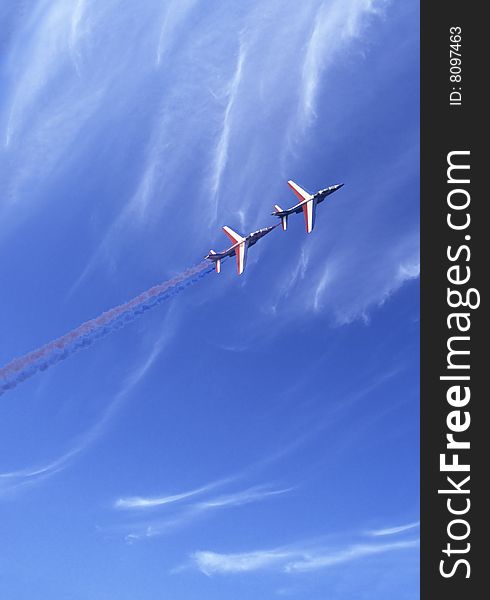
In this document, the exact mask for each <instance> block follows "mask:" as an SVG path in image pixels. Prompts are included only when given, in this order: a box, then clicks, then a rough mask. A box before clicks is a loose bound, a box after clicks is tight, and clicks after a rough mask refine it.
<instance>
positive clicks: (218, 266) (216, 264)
mask: <svg viewBox="0 0 490 600" xmlns="http://www.w3.org/2000/svg"><path fill="white" fill-rule="evenodd" d="M215 255H216V252H215V251H214V250H210V251H209V255H208V256H207V257H206V258H208V257H212V256H215ZM211 260H212V261H213V262H214V268H215V269H216V273H220V272H221V259H220V258H216V259H213V258H211Z"/></svg>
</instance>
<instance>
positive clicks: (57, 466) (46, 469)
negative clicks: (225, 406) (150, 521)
mask: <svg viewBox="0 0 490 600" xmlns="http://www.w3.org/2000/svg"><path fill="white" fill-rule="evenodd" d="M171 321H172V323H173V325H174V326H175V319H173V320H170V319H169V318H168V315H167V317H166V319H165V321H164V327H163V328H162V331H161V333H160V335H159V336H158V337H157V339H156V340H155V341H154V342H153V344H152V346H151V349H150V351H149V353H148V354H147V355H146V357H145V358H144V359H143V360H142V361H141V362H140V364H139V365H138V366H137V367H135V368H134V369H133V370H132V371H131V373H130V374H129V376H128V377H127V378H126V380H125V382H124V384H123V386H122V388H121V389H120V390H119V392H118V393H117V394H116V395H115V397H114V399H113V400H112V401H111V403H110V404H109V406H108V407H107V408H106V409H105V411H104V412H103V414H102V416H101V417H99V419H98V420H97V422H96V423H95V424H94V425H93V426H92V427H91V428H90V429H88V430H87V431H86V432H85V433H83V434H81V435H80V436H78V441H77V443H76V444H74V445H73V446H72V447H71V448H70V449H69V450H68V451H67V452H65V453H64V454H62V455H60V456H59V457H58V458H56V459H55V460H53V461H50V462H48V463H46V464H44V465H39V466H37V467H30V468H29V467H28V468H24V469H18V470H15V471H7V472H3V473H0V495H5V494H8V493H10V492H13V491H16V490H18V489H19V488H23V487H26V486H30V485H33V484H35V483H40V482H41V481H43V480H45V479H47V478H49V477H51V476H53V475H55V474H56V473H59V472H60V471H62V470H64V469H65V468H67V467H68V466H69V465H70V464H71V463H72V462H73V461H74V460H75V459H76V458H77V457H78V456H80V455H81V454H82V453H83V452H85V451H86V450H87V449H88V448H89V447H90V446H91V445H92V444H94V443H95V442H96V441H97V439H99V437H100V436H101V435H102V434H103V432H104V431H105V429H106V427H107V425H108V424H109V422H110V421H111V420H112V418H113V417H114V416H115V415H116V413H117V412H118V410H119V409H120V408H121V406H122V404H123V402H124V400H126V399H127V397H128V396H129V394H130V393H131V392H132V391H133V390H134V388H135V387H136V386H137V385H138V384H139V383H140V382H141V381H142V380H143V379H144V377H145V375H146V374H147V373H148V372H149V370H150V369H151V367H152V366H153V365H154V364H155V362H156V360H157V359H158V357H159V356H160V355H161V353H162V351H163V350H164V348H165V346H166V344H167V343H168V342H169V341H170V339H171V337H172V335H173V328H172V327H171V326H170V322H171Z"/></svg>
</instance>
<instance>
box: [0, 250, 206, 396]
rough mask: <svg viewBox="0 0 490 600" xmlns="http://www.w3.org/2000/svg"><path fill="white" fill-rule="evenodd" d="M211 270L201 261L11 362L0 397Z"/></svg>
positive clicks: (1, 372) (1, 374)
mask: <svg viewBox="0 0 490 600" xmlns="http://www.w3.org/2000/svg"><path fill="white" fill-rule="evenodd" d="M213 269H214V267H213V266H212V265H210V264H209V262H202V263H200V264H198V265H197V266H195V267H192V268H191V269H187V271H184V272H183V273H181V274H179V275H177V276H176V277H173V278H172V279H170V280H168V281H165V282H164V283H160V284H159V285H155V286H154V287H152V288H150V289H149V290H147V291H146V292H143V293H142V294H139V296H136V297H135V298H133V299H132V300H129V302H125V303H124V304H120V305H119V306H116V307H115V308H111V309H110V310H108V311H106V312H104V313H102V314H101V315H100V316H99V317H97V318H95V319H91V320H90V321H86V322H85V323H83V324H82V325H80V326H79V327H77V328H76V329H73V330H72V331H70V332H69V333H67V334H65V335H63V336H62V337H60V338H58V339H56V340H54V341H52V342H50V343H49V344H46V345H45V346H42V347H41V348H39V349H38V350H34V351H33V352H29V353H28V354H25V355H24V356H21V357H20V358H16V359H14V360H12V361H11V362H10V363H8V364H7V365H5V367H3V368H1V369H0V395H1V394H3V393H4V392H5V391H7V390H9V389H12V388H13V387H15V386H16V385H17V384H18V383H20V382H21V381H24V380H25V379H27V378H29V377H31V376H32V375H34V374H35V373H36V372H37V371H39V370H44V369H46V368H48V367H49V366H51V365H53V364H55V363H57V362H60V361H61V360H64V359H65V358H67V357H68V356H70V355H71V354H73V353H74V352H76V351H77V350H80V349H81V348H84V347H86V346H88V345H90V344H91V343H92V342H93V341H95V340H96V339H98V338H99V337H102V336H104V335H107V333H110V332H111V331H114V330H115V329H118V328H119V327H122V326H123V325H124V324H125V323H127V322H129V321H132V320H133V319H135V318H136V317H138V316H139V315H140V314H142V313H143V312H146V311H147V310H149V309H150V308H152V307H154V306H156V305H157V304H159V303H160V302H162V301H163V300H165V299H167V298H168V297H170V296H173V295H175V294H176V293H178V292H180V291H181V290H183V289H185V288H186V287H188V286H189V285H192V284H193V283H195V282H196V281H197V280H198V279H201V277H203V276H204V275H206V274H207V273H209V272H211V271H212V270H213ZM2 380H3V381H2Z"/></svg>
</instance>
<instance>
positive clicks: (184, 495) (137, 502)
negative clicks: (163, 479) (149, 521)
mask: <svg viewBox="0 0 490 600" xmlns="http://www.w3.org/2000/svg"><path fill="white" fill-rule="evenodd" d="M232 480H233V478H229V479H220V480H218V481H213V482H211V483H208V484H206V485H203V486H201V487H198V488H194V489H193V490H188V491H186V492H180V493H178V494H168V495H165V496H146V497H145V496H128V497H122V498H118V499H117V500H116V501H115V502H114V508H122V509H136V510H141V509H147V508H156V507H159V506H165V505H167V504H174V503H175V502H181V501H182V500H188V499H189V498H194V497H195V496H200V495H201V494H205V493H206V492H210V491H211V490H214V489H216V488H217V487H220V486H222V485H225V484H226V483H228V482H230V481H232Z"/></svg>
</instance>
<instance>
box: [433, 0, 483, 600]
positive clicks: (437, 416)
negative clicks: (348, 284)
mask: <svg viewBox="0 0 490 600" xmlns="http://www.w3.org/2000/svg"><path fill="white" fill-rule="evenodd" d="M483 6H484V5H483ZM481 10H482V9H480V8H479V6H477V4H476V3H471V2H463V1H462V0H460V1H459V2H456V1H454V0H445V1H444V2H423V3H421V598H422V600H434V599H439V598H444V600H452V599H453V598H454V599H464V600H469V599H470V598H479V597H481V593H482V592H481V591H480V592H479V594H480V595H477V594H478V592H477V590H484V591H483V594H485V590H486V588H487V586H486V585H485V582H484V581H483V573H484V568H483V560H484V557H485V555H486V548H485V547H484V529H483V526H484V523H483V522H482V520H481V518H482V517H483V510H482V509H483V507H485V506H487V505H488V498H486V497H485V493H484V491H483V485H484V483H485V473H486V471H488V467H487V468H486V469H485V468H484V467H483V461H484V456H485V454H488V449H486V448H484V447H483V437H484V432H483V428H484V427H486V425H487V424H486V422H485V415H484V408H485V405H486V404H487V403H488V402H489V399H488V394H487V393H486V391H485V388H484V382H483V373H484V364H483V361H484V359H485V350H484V348H485V346H484V341H485V339H484V338H485V333H486V331H488V328H486V315H485V309H486V306H485V300H486V299H485V296H484V294H483V290H482V287H483V284H484V281H485V275H486V274H488V272H489V266H488V265H489V260H488V259H487V260H485V259H486V257H490V253H489V251H488V249H487V248H485V244H484V240H485V231H484V228H488V225H487V223H486V221H485V215H484V213H485V212H488V211H485V208H486V205H487V204H489V202H488V199H487V197H488V191H486V193H484V192H483V189H482V188H483V185H482V184H483V179H484V174H485V168H484V161H485V158H486V152H485V151H484V149H483V138H484V130H485V129H488V125H487V124H488V117H487V115H485V110H484V108H483V102H484V92H483V83H484V81H485V79H486V72H487V71H488V68H487V69H486V68H485V61H483V60H482V57H483V56H484V55H485V54H486V55H487V56H488V50H487V51H486V52H485V48H486V39H488V35H487V36H485V35H484V33H483V28H484V26H485V25H484V18H483V16H482V14H478V11H480V13H481ZM451 27H460V28H461V46H460V52H461V61H462V62H461V81H460V82H458V81H453V82H451V81H450V75H451V73H450V67H451V65H450V53H449V51H450V44H451V40H450V35H451V30H450V28H451ZM456 31H457V30H453V31H452V32H453V33H456ZM453 39H457V38H453ZM454 62H457V61H454ZM457 70H458V69H453V73H455V72H457ZM453 87H454V88H456V89H455V90H453V89H452V88H453ZM458 88H461V90H459V89H458ZM451 91H461V94H462V98H461V105H460V106H458V105H457V104H455V105H453V106H451V105H450V96H449V94H450V92H451ZM453 100H454V101H456V100H457V94H454V96H453ZM487 110H488V109H487ZM452 151H469V152H470V154H469V155H453V157H454V158H453V159H452V160H454V162H458V163H459V164H469V165H470V169H469V171H463V170H459V171H458V170H454V171H452V172H451V173H453V174H454V175H455V178H457V179H460V180H463V179H465V177H466V176H465V173H466V174H467V176H468V177H469V178H470V183H469V184H468V183H457V184H450V183H448V179H447V168H448V158H447V157H448V153H450V152H452ZM468 174H469V175H468ZM452 189H464V190H466V192H467V193H468V194H469V195H470V198H471V202H470V204H469V206H468V208H467V209H465V210H459V211H457V212H456V213H455V215H454V220H455V221H457V220H458V219H459V223H463V222H465V218H466V217H465V215H466V212H469V214H470V218H471V223H470V225H469V226H468V228H467V229H464V230H452V229H451V228H450V227H449V226H448V223H447V215H448V212H451V209H450V208H449V206H448V201H447V198H448V194H449V193H450V190H452ZM465 197H466V195H465V192H461V193H460V192H457V193H455V194H454V195H453V196H451V198H454V199H455V200H456V201H462V200H463V199H464V198H465ZM467 235H469V236H470V239H469V240H468V239H466V238H465V236H467ZM465 244H466V245H467V246H468V247H469V248H470V251H471V257H468V252H467V251H465V250H461V253H460V256H459V258H458V259H456V260H454V261H451V260H450V259H449V258H448V256H447V252H448V250H447V248H448V246H451V247H452V255H453V256H455V254H456V251H457V249H458V248H460V247H461V246H463V245H465ZM467 258H469V260H466V259H467ZM452 265H460V267H461V273H460V275H461V276H462V275H466V274H467V270H466V266H469V267H470V269H471V280H470V282H469V283H468V284H457V285H453V284H450V283H448V275H447V270H448V268H449V267H450V266H452ZM452 275H454V276H457V272H456V270H453V271H452ZM448 287H450V288H451V289H459V290H460V291H461V292H462V294H464V293H465V292H466V291H467V290H468V289H469V288H470V287H473V288H475V289H477V290H479V292H480V294H481V304H480V306H479V307H478V308H475V309H471V308H466V309H463V308H462V307H461V308H454V309H451V308H449V307H448V301H447V293H448V292H447V290H448ZM472 299H473V300H475V299H476V294H473V296H472ZM463 310H464V312H466V313H468V314H469V319H470V321H471V328H470V330H469V331H468V332H466V333H461V332H460V333H458V331H457V329H456V328H454V329H449V328H448V324H447V318H448V315H449V314H450V313H451V312H452V311H454V312H460V311H463ZM484 318H485V323H484ZM452 323H453V325H454V326H455V324H456V321H455V320H453V321H452ZM461 323H462V321H461ZM454 335H461V336H465V335H466V336H469V337H470V340H459V341H457V342H453V346H454V343H458V344H461V345H460V346H459V348H461V349H463V348H464V349H465V350H466V349H468V350H470V354H469V355H458V356H457V357H456V362H457V363H458V364H459V365H463V364H465V363H469V366H470V368H469V369H467V370H465V369H452V370H451V369H450V370H448V367H447V353H448V349H447V342H448V338H449V337H451V336H454ZM448 374H450V375H459V376H461V375H469V376H470V381H469V382H465V381H464V380H459V381H453V382H450V381H448V380H441V379H440V376H445V375H446V376H447V375H448ZM460 384H464V385H467V386H468V387H470V389H471V399H470V401H469V402H468V404H467V405H466V406H465V407H459V408H455V407H454V406H450V404H449V403H448V401H447V397H446V394H447V390H448V388H449V387H451V386H452V385H460ZM453 410H458V411H460V414H459V416H458V417H453V418H454V419H461V420H463V419H465V418H467V417H465V414H464V413H465V412H469V414H470V417H471V424H470V425H469V427H468V429H466V430H465V431H463V432H460V433H454V438H455V439H457V440H467V441H469V442H470V444H471V448H470V449H464V450H463V449H461V450H458V451H457V453H458V455H459V462H460V464H469V465H470V469H471V470H470V472H464V471H459V472H457V471H454V472H451V471H448V472H441V470H440V454H441V453H445V454H446V455H447V457H446V459H445V460H446V462H452V461H453V460H455V459H453V458H452V454H453V452H455V450H448V449H447V448H446V444H447V438H446V435H447V434H448V433H451V431H450V429H448V423H447V420H446V419H447V415H448V413H450V412H451V411H453ZM461 422H462V421H461ZM452 423H453V424H455V423H456V421H452ZM487 435H490V432H489V433H488V434H487ZM463 473H464V475H463ZM468 475H469V476H470V480H469V481H468V482H467V483H466V484H464V485H461V488H462V489H464V490H468V489H469V490H470V491H469V493H453V494H447V493H445V494H444V493H443V494H441V493H438V490H440V489H441V490H443V489H448V488H451V484H448V481H447V476H450V477H453V480H454V481H455V482H456V483H458V482H461V481H462V480H463V479H464V478H465V477H467V476H468ZM449 498H452V499H453V500H452V502H453V503H452V504H451V507H453V508H455V509H458V510H462V509H463V508H465V507H466V506H467V501H466V499H468V500H469V502H470V503H471V504H470V509H469V511H468V512H467V513H466V514H464V515H463V514H462V515H459V516H456V515H451V514H450V512H449V510H448V505H447V502H448V499H449ZM458 518H460V519H461V520H466V521H467V522H468V525H469V527H470V528H471V529H470V531H469V533H468V536H467V537H466V538H465V539H461V540H452V539H451V538H450V535H449V533H448V526H449V531H450V532H451V534H453V535H454V536H461V537H463V536H465V535H466V532H467V526H466V525H465V524H464V523H461V522H460V523H455V524H454V523H453V524H452V525H450V522H451V520H452V519H458ZM448 543H449V544H451V550H450V554H449V555H448V554H447V553H446V554H444V553H443V550H446V551H447V550H448ZM467 544H469V545H470V546H469V548H468V546H467ZM453 549H456V550H458V551H459V552H460V553H459V552H457V553H453ZM466 549H468V551H467V552H466V551H465V550H466ZM458 559H462V560H466V561H468V565H469V568H468V566H467V565H466V563H464V562H461V563H459V564H458V565H457V566H456V568H455V570H454V573H453V574H452V576H450V577H443V576H442V575H441V572H440V569H441V568H442V570H445V572H446V573H450V572H451V571H452V570H453V568H454V567H455V565H456V561H457V560H458ZM441 560H444V561H445V562H444V566H443V567H441ZM468 574H469V578H467V577H466V576H467V575H468Z"/></svg>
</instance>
